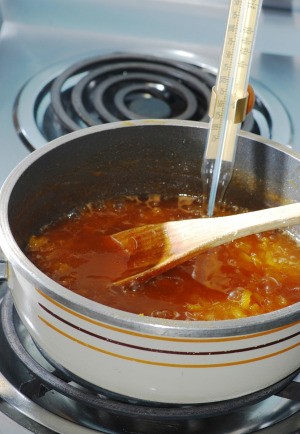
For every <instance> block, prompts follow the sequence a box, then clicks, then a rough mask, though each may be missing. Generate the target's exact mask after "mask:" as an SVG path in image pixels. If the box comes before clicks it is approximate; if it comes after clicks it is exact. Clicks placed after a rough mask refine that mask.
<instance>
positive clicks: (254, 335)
mask: <svg viewBox="0 0 300 434" xmlns="http://www.w3.org/2000/svg"><path fill="white" fill-rule="evenodd" d="M35 289H36V291H37V292H38V293H39V294H40V295H41V296H42V297H44V298H45V299H46V300H48V301H49V302H50V303H52V304H53V305H55V306H57V307H58V308H59V309H61V310H63V311H65V312H67V313H68V314H70V315H73V316H74V317H76V318H79V319H81V320H83V321H86V322H88V323H90V324H93V325H96V326H98V327H103V328H105V329H108V330H112V331H115V332H118V333H123V334H127V335H131V336H137V337H141V338H146V339H154V340H160V341H171V342H190V343H193V342H198V343H201V342H203V343H205V342H208V343H209V342H231V341H239V340H244V339H251V338H257V337H259V336H265V335H269V334H272V333H276V332H278V331H281V330H286V329H288V328H290V327H294V326H295V325H297V324H300V321H296V322H294V323H291V324H287V325H284V326H281V327H277V328H273V329H271V330H266V331H263V332H257V333H252V334H248V335H240V336H230V337H222V338H176V337H171V336H156V335H150V334H146V333H139V332H135V331H132V330H128V329H123V328H120V327H116V326H112V325H109V324H105V323H102V322H100V321H98V320H95V319H93V318H89V317H87V316H85V315H82V314H80V313H78V312H76V311H74V310H72V309H70V308H68V307H66V306H64V305H63V304H61V303H59V302H58V301H56V300H54V299H53V298H51V297H50V296H49V295H46V294H45V293H43V292H42V291H41V290H40V289H38V288H35ZM137 316H138V315H137ZM237 321H239V320H237Z"/></svg>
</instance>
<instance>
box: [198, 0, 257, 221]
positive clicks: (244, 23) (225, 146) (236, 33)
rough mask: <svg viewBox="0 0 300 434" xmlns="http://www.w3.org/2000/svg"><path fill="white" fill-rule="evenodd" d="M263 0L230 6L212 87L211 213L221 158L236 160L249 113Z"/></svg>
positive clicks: (240, 0) (208, 152)
mask: <svg viewBox="0 0 300 434" xmlns="http://www.w3.org/2000/svg"><path fill="white" fill-rule="evenodd" d="M261 4H262V0H232V1H231V5H230V9H229V15H228V22H227V28H226V34H225V41H224V47H223V53H222V59H221V64H220V69H219V74H218V77H217V82H216V86H215V87H214V88H213V90H212V98H211V104H210V109H209V115H210V118H211V120H210V128H209V133H208V139H207V144H206V150H205V155H204V162H205V161H212V160H215V162H214V165H213V166H214V167H213V176H212V180H211V191H210V196H211V197H210V198H209V199H210V200H209V202H210V205H209V208H210V212H209V215H212V208H213V207H214V203H215V199H216V194H217V190H218V183H219V178H220V170H221V164H222V161H224V162H228V163H229V165H233V164H234V158H235V149H236V137H237V134H238V131H239V128H240V124H241V122H242V121H243V120H244V118H245V113H246V107H247V99H248V93H247V87H248V79H249V67H250V61H251V56H252V50H253V43H254V39H255V34H256V27H257V21H258V15H259V12H260V8H261ZM230 177H231V175H230ZM227 178H229V176H227ZM229 180H230V179H229ZM206 183H207V180H206Z"/></svg>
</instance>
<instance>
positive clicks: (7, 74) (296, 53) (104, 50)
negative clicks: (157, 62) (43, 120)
mask: <svg viewBox="0 0 300 434" xmlns="http://www.w3.org/2000/svg"><path fill="white" fill-rule="evenodd" d="M33 3H34V2H30V1H29V2H27V4H26V7H25V4H24V2H21V1H20V0H18V1H14V2H9V1H7V0H2V18H3V22H2V26H1V33H0V58H1V59H2V67H1V70H0V79H1V82H2V83H5V86H2V87H1V89H0V98H1V101H5V103H3V104H1V106H0V117H1V119H2V125H4V126H5V127H3V128H2V129H1V131H0V143H1V152H2V155H4V156H5V158H1V162H0V185H1V184H2V183H3V181H4V180H5V178H6V176H7V175H8V173H9V172H10V171H11V170H12V169H13V168H14V166H15V165H16V164H17V163H18V162H19V161H20V160H21V159H22V158H24V157H25V156H26V155H28V153H29V152H30V150H29V149H28V148H27V147H26V145H24V141H23V140H22V139H21V137H20V136H19V135H18V134H17V132H16V128H15V124H14V119H13V116H14V113H15V112H14V108H15V107H16V100H17V96H18V95H19V94H20V92H21V89H22V88H24V86H25V85H26V83H30V82H32V81H33V80H34V78H36V77H38V78H37V80H39V78H40V77H41V75H43V74H44V73H47V71H50V72H51V73H53V71H54V70H55V69H56V68H58V69H59V68H61V67H63V68H68V67H70V66H72V64H73V63H74V62H75V60H76V61H86V60H88V59H89V58H91V57H94V56H107V55H109V56H111V55H113V54H114V53H117V52H119V53H120V52H123V53H131V54H134V55H141V56H143V55H144V56H157V57H159V58H163V59H170V60H172V61H180V62H186V63H189V64H191V65H198V66H199V65H207V66H208V67H209V68H210V69H213V70H216V69H217V67H218V64H219V61H220V53H221V47H222V43H223V37H224V30H225V26H226V18H227V7H228V2H227V4H226V2H223V3H222V2H219V1H216V0H214V1H212V2H210V3H209V4H208V3H207V2H205V1H203V0H199V1H198V2H195V1H189V2H187V3H186V4H185V2H181V1H180V0H177V1H175V0H169V1H167V0H161V1H159V0H147V1H146V2H144V3H143V7H141V5H140V3H139V2H137V1H136V0H131V1H126V2H120V1H118V0H113V1H112V2H108V1H103V0H102V1H100V2H94V1H92V0H88V1H87V2H86V3H85V5H86V7H85V8H84V9H83V8H82V3H81V1H80V0H76V1H73V2H71V3H72V11H73V13H72V14H68V13H67V10H68V8H69V7H70V1H67V2H64V5H61V4H60V3H59V2H56V1H54V2H49V1H48V0H47V1H45V2H43V8H41V7H40V6H38V7H34V6H33ZM0 5H1V3H0ZM55 5H56V7H55ZM79 16H80V18H81V20H79ZM299 16H300V12H299V11H298V10H297V9H296V8H295V11H294V12H293V13H292V14H289V13H284V14H278V13H275V12H273V11H271V12H270V13H269V12H268V11H263V13H262V16H261V25H260V27H259V29H258V37H257V42H256V45H255V51H254V58H253V63H252V68H251V82H252V83H253V87H254V90H255V91H256V92H257V93H258V95H259V93H260V92H261V91H265V92H266V93H267V95H268V96H267V100H266V102H265V104H266V106H267V108H268V109H270V110H273V111H274V110H275V111H277V107H278V110H279V113H278V115H276V117H275V121H273V123H272V127H271V129H272V139H273V140H275V141H277V142H281V143H282V144H284V145H287V146H291V147H293V149H294V150H296V151H300V124H299V122H298V121H297V117H298V116H297V112H298V110H299V107H298V101H299V99H300V49H298V45H297V43H296V39H295V34H297V32H299V31H300V30H299V29H300V18H299ZM125 17H126V19H125ZM172 23H174V24H172ZM212 23H213V24H214V30H213V31H212V30H211V29H212ZM277 25H280V26H281V27H280V28H281V32H278V31H274V30H275V28H277V27H276V26H277ZM274 26H275V27H274ZM279 33H280V35H279ZM22 110H23V111H25V112H26V107H25V109H23V108H22ZM32 110H33V109H32V106H29V108H28V110H27V113H26V116H27V117H29V118H30V117H33V116H34V114H33V113H32ZM163 113H164V112H163ZM281 114H283V115H281ZM277 118H278V120H277ZM262 135H264V131H262ZM31 149H32V148H31Z"/></svg>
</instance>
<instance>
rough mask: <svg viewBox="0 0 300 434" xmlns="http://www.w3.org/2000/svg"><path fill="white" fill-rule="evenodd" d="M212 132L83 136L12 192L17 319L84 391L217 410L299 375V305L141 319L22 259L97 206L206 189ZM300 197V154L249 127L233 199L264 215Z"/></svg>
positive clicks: (16, 179)
mask: <svg viewBox="0 0 300 434" xmlns="http://www.w3.org/2000/svg"><path fill="white" fill-rule="evenodd" d="M206 132H207V130H206V124H201V123H194V122H185V121H153V120H145V121H133V122H121V123H114V124H107V125H103V126H98V127H92V128H88V129H84V130H80V131H77V132H74V133H71V134H69V135H66V136H64V137H61V138H59V139H56V140H54V141H53V142H51V143H49V144H48V145H46V146H44V147H43V148H41V149H39V150H37V151H35V152H33V153H32V154H31V155H29V156H28V157H27V158H26V159H25V160H23V161H22V162H21V163H20V164H19V165H18V166H17V167H16V169H15V170H14V171H13V172H12V173H11V175H10V176H9V177H8V179H7V181H6V182H5V184H4V186H3V188H2V190H1V195H0V220H1V223H0V246H1V248H2V249H3V251H4V254H5V257H6V259H7V263H8V268H9V270H8V271H9V273H8V274H9V277H8V285H9V287H10V290H11V292H12V296H13V300H14V304H15V307H16V309H17V312H18V314H19V316H20V318H21V320H22V322H23V323H24V325H25V326H26V328H27V329H28V331H29V333H30V335H31V336H32V337H33V339H34V341H35V343H36V345H37V346H38V347H39V348H40V349H41V351H42V352H43V353H44V354H45V355H46V357H47V358H48V359H49V360H50V361H51V362H52V363H53V364H54V365H55V366H56V367H58V368H60V369H62V370H63V371H64V372H67V373H68V374H69V375H70V376H71V377H72V378H75V379H76V380H78V381H79V382H82V383H83V384H90V385H93V387H95V388H96V389H97V390H98V389H99V390H102V391H107V393H108V394H113V395H115V394H116V395H120V396H122V397H128V398H129V399H137V400H145V401H151V402H156V403H175V404H188V403H208V402H216V401H223V400H228V399H233V398H237V397H241V396H246V395H249V394H253V393H255V392H257V391H261V390H263V389H265V388H268V387H270V386H272V385H274V384H276V383H277V382H280V381H281V380H283V379H284V378H286V377H288V376H290V375H291V374H292V373H294V372H296V371H297V370H298V369H299V366H300V338H299V336H300V310H299V309H300V303H296V304H294V305H292V306H290V307H286V308H284V309H281V310H278V311H276V312H273V313H268V314H265V315H260V316H256V317H251V318H243V319H237V320H227V321H215V322H214V321H212V322H200V321H199V322H197V321H195V322H192V321H173V320H162V319H157V318H150V317H142V316H138V315H135V314H131V313H127V312H123V311H119V310H116V309H113V308H110V307H107V306H104V305H101V304H98V303H95V302H93V301H90V300H88V299H85V298H83V297H81V296H79V295H77V294H74V293H73V292H71V291H69V290H68V289H66V288H64V287H62V286H61V285H59V284H57V283H56V282H54V281H53V280H52V279H50V278H49V277H47V276H46V275H45V274H43V273H42V272H41V271H40V270H39V269H37V268H36V267H35V266H34V265H33V264H32V263H31V262H30V261H29V260H28V258H27V257H26V256H25V254H24V252H23V249H24V246H25V244H26V241H27V240H28V237H29V236H30V235H31V234H32V233H34V232H36V231H37V230H38V229H39V228H40V227H41V226H42V225H43V224H45V223H47V222H49V221H51V220H53V219H55V218H57V217H58V216H59V215H61V214H62V213H64V212H66V211H69V210H70V209H72V208H74V207H76V206H78V205H80V204H82V203H85V202H86V201H90V200H96V199H97V198H99V197H102V198H110V197H112V196H114V195H125V194H126V195H128V194H144V193H169V194H177V193H187V194H197V193H199V192H200V191H201V180H200V167H201V157H202V153H203V147H204V142H205V137H206ZM299 199H300V163H299V157H298V156H297V155H295V154H293V153H292V152H289V151H287V150H286V149H285V148H283V147H281V146H280V145H277V144H275V143H272V142H270V141H267V140H264V139H262V138H261V137H259V136H255V135H252V134H249V133H243V132H242V133H241V136H240V138H239V142H238V149H237V157H236V165H235V170H234V175H233V179H232V182H231V184H230V187H229V189H228V191H227V194H226V200H227V201H232V202H233V203H235V204H237V205H240V206H247V207H249V208H252V209H258V208H264V207H268V206H275V205H277V204H278V205H279V204H282V203H287V202H292V201H295V200H297V201H299ZM298 230H299V228H297V227H294V228H291V232H293V234H294V235H295V236H297V231H298ZM299 280H300V270H299Z"/></svg>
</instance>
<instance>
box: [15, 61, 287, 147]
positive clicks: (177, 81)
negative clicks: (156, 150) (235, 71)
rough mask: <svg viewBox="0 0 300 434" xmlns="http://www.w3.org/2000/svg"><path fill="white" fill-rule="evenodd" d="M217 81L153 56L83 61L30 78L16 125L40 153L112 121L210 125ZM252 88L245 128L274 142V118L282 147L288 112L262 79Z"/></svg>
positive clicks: (209, 72) (203, 71) (197, 68)
mask: <svg viewBox="0 0 300 434" xmlns="http://www.w3.org/2000/svg"><path fill="white" fill-rule="evenodd" d="M215 80H216V70H215V69H214V68H210V67H207V66H205V65H193V64H190V63H187V62H183V61H179V60H174V59H162V58H159V57H154V56H149V55H139V54H127V53H125V54H124V53H119V54H112V55H106V56H96V57H92V58H89V59H84V60H82V59H80V60H79V61H78V60H77V61H74V62H71V66H66V65H55V66H54V67H53V68H48V69H47V70H45V71H43V72H42V73H40V74H38V75H37V76H35V77H33V78H32V79H31V80H30V81H29V82H28V83H27V84H26V85H25V87H24V88H23V89H22V91H21V92H20V94H19V96H18V99H17V101H16V104H15V112H14V124H15V127H16V129H17V131H18V133H19V134H20V136H21V138H22V139H23V141H24V142H25V143H26V144H27V145H28V146H29V147H30V148H31V149H32V148H33V149H35V148H37V147H40V146H41V145H43V144H44V143H46V142H47V141H49V140H52V139H55V138H57V137H59V136H61V135H63V134H66V133H68V132H71V131H75V130H78V129H80V128H84V127H89V126H93V125H98V124H103V123H107V122H115V121H124V120H132V119H142V118H149V119H170V118H173V119H183V120H195V121H208V119H209V118H208V108H209V103H210V96H211V88H212V87H213V85H214V84H215ZM253 86H254V90H255V93H256V102H255V106H254V108H253V110H252V112H251V113H249V114H248V116H247V117H246V119H245V121H244V123H243V125H242V128H243V129H244V130H246V131H251V132H254V133H257V134H261V135H263V136H265V137H268V138H273V139H274V137H273V136H274V134H275V133H276V128H275V127H274V125H275V122H274V119H273V118H274V114H275V113H276V115H277V116H278V117H280V125H281V126H282V130H283V131H284V134H285V137H284V138H283V139H284V141H283V142H284V143H288V142H289V137H290V134H291V128H290V124H289V119H288V116H287V114H286V112H285V109H284V108H283V107H282V106H281V105H280V103H279V102H278V101H276V98H274V95H272V94H271V93H270V92H269V91H268V90H267V88H265V87H264V86H262V85H261V84H260V83H257V82H255V83H254V84H253ZM265 101H270V104H269V105H268V103H267V102H265ZM267 106H268V107H267ZM270 107H272V109H270Z"/></svg>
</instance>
